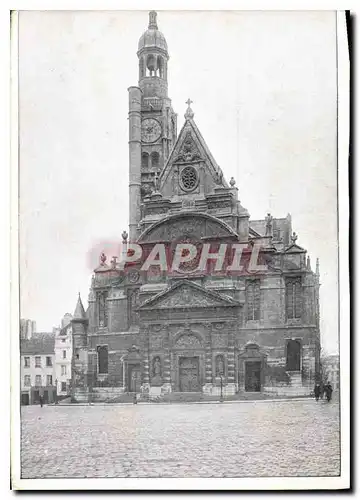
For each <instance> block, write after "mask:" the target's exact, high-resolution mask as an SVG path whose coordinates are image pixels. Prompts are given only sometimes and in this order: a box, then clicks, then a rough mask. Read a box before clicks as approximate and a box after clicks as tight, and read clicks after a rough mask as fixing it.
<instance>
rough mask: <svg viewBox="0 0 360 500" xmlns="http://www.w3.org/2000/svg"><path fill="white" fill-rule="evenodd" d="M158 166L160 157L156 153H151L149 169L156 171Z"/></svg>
mask: <svg viewBox="0 0 360 500" xmlns="http://www.w3.org/2000/svg"><path fill="white" fill-rule="evenodd" d="M159 165H160V155H159V153H158V152H157V151H153V152H152V153H151V168H153V169H154V170H158V169H159Z"/></svg>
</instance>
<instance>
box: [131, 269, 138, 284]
mask: <svg viewBox="0 0 360 500" xmlns="http://www.w3.org/2000/svg"><path fill="white" fill-rule="evenodd" d="M139 278H140V273H139V271H130V272H129V274H128V281H129V282H130V283H136V282H137V281H139Z"/></svg>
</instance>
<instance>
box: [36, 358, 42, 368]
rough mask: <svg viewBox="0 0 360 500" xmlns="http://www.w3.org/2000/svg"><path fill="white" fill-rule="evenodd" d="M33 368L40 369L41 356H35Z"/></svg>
mask: <svg viewBox="0 0 360 500" xmlns="http://www.w3.org/2000/svg"><path fill="white" fill-rule="evenodd" d="M35 368H41V356H35Z"/></svg>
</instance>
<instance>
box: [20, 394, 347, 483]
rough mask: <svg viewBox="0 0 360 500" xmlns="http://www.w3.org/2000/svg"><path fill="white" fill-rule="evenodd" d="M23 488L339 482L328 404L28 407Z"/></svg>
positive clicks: (333, 409)
mask: <svg viewBox="0 0 360 500" xmlns="http://www.w3.org/2000/svg"><path fill="white" fill-rule="evenodd" d="M21 412H22V453H21V463H22V478H61V477H246V476H329V475H331V476H334V475H338V474H339V472H340V458H339V434H338V431H339V407H338V403H337V402H336V401H335V402H331V403H330V404H328V403H326V402H325V401H319V402H318V403H316V402H315V401H311V400H306V401H292V402H289V401H285V402H271V401H266V402H253V403H249V402H248V403H244V402H243V403H235V404H228V403H223V404H220V403H219V404H193V405H188V404H179V405H175V404H174V405H141V404H139V405H135V406H132V405H129V406H44V407H43V408H40V407H39V406H25V407H22V409H21Z"/></svg>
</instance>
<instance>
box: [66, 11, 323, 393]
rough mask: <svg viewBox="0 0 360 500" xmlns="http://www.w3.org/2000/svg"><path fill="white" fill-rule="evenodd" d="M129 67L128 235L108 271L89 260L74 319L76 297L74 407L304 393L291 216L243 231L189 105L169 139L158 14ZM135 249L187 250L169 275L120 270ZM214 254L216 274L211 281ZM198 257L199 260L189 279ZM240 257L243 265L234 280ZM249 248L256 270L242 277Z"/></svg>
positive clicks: (309, 326) (307, 268)
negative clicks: (132, 71)
mask: <svg viewBox="0 0 360 500" xmlns="http://www.w3.org/2000/svg"><path fill="white" fill-rule="evenodd" d="M137 57H138V60H139V80H138V86H134V87H130V88H129V89H128V94H129V117H128V118H129V234H128V233H127V232H126V231H124V232H123V234H122V240H123V249H124V252H123V256H122V258H121V257H120V256H119V262H118V259H117V258H111V256H110V258H111V260H110V261H109V260H108V259H109V256H106V255H104V254H102V255H101V256H100V262H99V266H98V267H97V268H96V269H95V270H94V274H93V277H92V282H91V289H90V294H89V299H88V308H87V310H86V311H85V308H84V306H83V304H82V301H81V298H80V296H79V298H78V303H77V306H76V310H75V313H74V316H73V318H72V332H73V357H72V397H73V400H74V401H84V400H88V398H89V394H92V395H96V396H97V398H98V399H100V400H101V399H104V400H105V399H107V400H108V399H109V394H113V395H114V394H117V395H121V394H127V393H137V394H147V395H149V397H152V396H154V397H162V396H164V395H167V397H169V396H171V395H174V393H175V394H176V393H189V392H191V393H198V394H202V395H203V397H206V396H219V395H220V393H221V394H223V395H224V396H227V397H230V396H231V397H241V396H242V395H244V393H258V392H261V393H264V394H268V393H273V394H292V395H301V394H309V393H310V391H311V390H312V388H313V386H314V382H315V380H316V379H317V377H318V373H319V356H320V331H319V286H320V284H319V264H318V261H317V262H316V270H315V272H314V271H313V270H312V268H311V264H310V258H309V256H307V252H306V250H305V249H304V248H302V247H301V246H299V245H298V243H297V239H298V237H297V235H296V233H295V232H294V231H293V227H292V221H291V216H290V215H289V214H288V215H286V216H285V217H282V218H275V217H273V216H272V215H271V214H266V216H265V217H264V219H263V220H251V219H250V214H249V212H248V211H247V209H246V208H244V207H243V206H242V205H241V203H240V200H239V197H238V189H237V187H236V182H235V180H234V179H233V178H231V179H230V180H229V182H228V181H227V179H226V178H225V176H224V174H223V172H222V171H221V169H220V167H219V166H218V164H217V163H216V160H215V158H214V157H213V156H212V154H211V152H210V150H209V147H208V145H207V144H206V142H205V140H204V138H203V136H202V134H201V132H200V130H199V129H198V127H197V125H196V122H195V120H194V112H193V110H192V108H191V104H192V103H191V101H190V100H188V101H187V109H186V112H185V123H184V125H183V127H182V129H181V130H180V132H179V133H178V130H177V115H176V113H175V112H174V110H173V108H172V103H171V99H170V97H169V96H168V75H169V74H170V71H169V69H170V68H169V67H168V65H169V52H168V47H167V43H166V39H165V37H164V35H163V34H162V33H161V32H160V31H159V29H158V24H157V14H156V12H150V14H149V24H148V29H147V30H146V31H145V33H144V34H143V35H142V36H141V37H140V40H139V45H138V51H137ZM185 97H186V96H185ZM124 119H125V118H124ZM134 243H136V244H137V245H139V246H140V247H141V248H142V250H143V252H144V255H145V256H149V254H151V252H152V251H153V249H154V246H156V245H157V246H158V247H159V245H163V248H165V252H166V256H167V257H168V258H169V259H170V260H171V258H174V255H175V252H176V248H177V245H179V244H183V245H193V246H194V247H195V249H196V251H197V252H196V255H194V257H193V259H191V260H190V259H188V260H187V261H186V262H185V261H184V262H182V263H181V265H179V266H178V268H177V269H173V268H170V267H168V268H166V269H164V267H163V266H161V265H151V266H150V267H149V266H144V265H143V260H142V261H141V262H140V261H139V262H137V261H136V260H133V259H131V258H129V257H131V256H133V252H134V250H132V244H134ZM220 247H221V248H225V249H226V250H224V252H225V253H224V256H223V257H224V262H225V263H226V264H227V266H225V268H223V267H222V268H221V269H218V268H217V266H216V264H217V261H216V258H215V257H214V255H218V254H219V252H220ZM204 248H205V249H206V251H207V256H208V257H209V256H210V258H208V260H207V261H206V266H205V267H204V266H202V267H201V266H200V265H199V262H200V260H201V259H202V257H200V255H201V251H202V250H204ZM239 248H241V251H242V259H243V260H242V261H241V262H242V263H245V264H244V265H243V266H241V271H239V270H240V267H238V270H237V271H236V272H232V269H233V267H232V265H231V262H233V260H234V255H235V254H236V252H237V251H238V249H239ZM254 249H258V251H257V255H256V262H257V263H258V264H259V265H258V266H257V267H256V266H255V270H254V269H253V268H251V266H247V265H246V262H249V260H250V261H251V259H252V256H253V254H254ZM212 254H213V258H211V255H212ZM236 255H238V254H236ZM125 261H126V263H125Z"/></svg>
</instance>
